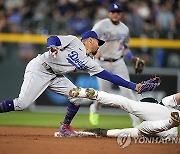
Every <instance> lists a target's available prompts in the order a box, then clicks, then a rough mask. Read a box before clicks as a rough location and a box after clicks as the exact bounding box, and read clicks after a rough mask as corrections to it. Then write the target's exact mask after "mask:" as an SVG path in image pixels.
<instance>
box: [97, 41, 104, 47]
mask: <svg viewBox="0 0 180 154" xmlns="http://www.w3.org/2000/svg"><path fill="white" fill-rule="evenodd" d="M97 40H98V41H99V42H98V45H99V46H101V45H103V44H104V43H105V41H103V40H100V39H97Z"/></svg>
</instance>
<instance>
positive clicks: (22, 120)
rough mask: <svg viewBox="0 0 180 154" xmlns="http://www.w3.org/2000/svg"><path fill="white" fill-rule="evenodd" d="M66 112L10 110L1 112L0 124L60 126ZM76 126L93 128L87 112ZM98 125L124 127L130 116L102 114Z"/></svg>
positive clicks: (77, 116) (74, 123) (79, 117)
mask: <svg viewBox="0 0 180 154" xmlns="http://www.w3.org/2000/svg"><path fill="white" fill-rule="evenodd" d="M63 119H64V114H58V113H38V112H28V111H22V112H10V113H3V114H0V125H6V126H33V127H59V122H60V121H63ZM72 126H73V127H74V128H92V127H93V126H92V125H91V124H90V123H89V120H88V115H87V114H77V115H76V117H75V118H74V120H73V122H72ZM97 127H102V128H124V127H131V120H130V118H129V116H126V115H125V116H122V115H119V116H118V115H101V116H100V123H99V125H98V126H97Z"/></svg>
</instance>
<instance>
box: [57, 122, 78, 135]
mask: <svg viewBox="0 0 180 154" xmlns="http://www.w3.org/2000/svg"><path fill="white" fill-rule="evenodd" d="M59 136H61V137H75V136H77V134H76V133H75V132H74V131H73V130H72V128H71V126H70V125H68V124H64V123H61V126H60V130H59Z"/></svg>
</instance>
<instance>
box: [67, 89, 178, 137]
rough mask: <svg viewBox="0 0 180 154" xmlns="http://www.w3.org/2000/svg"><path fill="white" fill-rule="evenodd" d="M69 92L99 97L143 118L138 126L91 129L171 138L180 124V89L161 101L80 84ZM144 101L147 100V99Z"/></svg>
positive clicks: (132, 135)
mask: <svg viewBox="0 0 180 154" xmlns="http://www.w3.org/2000/svg"><path fill="white" fill-rule="evenodd" d="M69 93H70V96H72V97H80V98H89V99H92V100H97V101H98V102H99V103H101V104H106V105H110V106H113V107H118V108H120V109H123V110H125V111H127V112H128V113H131V114H133V115H135V116H137V117H139V118H142V119H143V120H144V121H143V122H142V123H141V124H139V125H138V126H137V127H136V128H125V129H112V130H105V129H92V130H90V132H92V133H96V134H98V135H101V136H108V137H117V136H119V135H121V134H124V133H128V134H130V136H131V137H138V136H139V135H145V136H158V137H163V138H165V139H171V138H174V137H177V135H178V131H177V127H178V126H179V125H180V116H179V114H180V111H179V110H178V109H177V107H178V106H179V105H180V93H177V94H174V95H171V96H168V97H165V98H163V99H162V102H161V103H160V104H154V103H149V102H137V101H134V100H131V99H128V98H126V97H123V96H120V95H115V94H110V93H107V92H103V91H95V90H94V89H89V88H87V89H84V88H78V87H77V88H74V89H72V90H70V92H69ZM143 101H148V100H147V99H144V100H143Z"/></svg>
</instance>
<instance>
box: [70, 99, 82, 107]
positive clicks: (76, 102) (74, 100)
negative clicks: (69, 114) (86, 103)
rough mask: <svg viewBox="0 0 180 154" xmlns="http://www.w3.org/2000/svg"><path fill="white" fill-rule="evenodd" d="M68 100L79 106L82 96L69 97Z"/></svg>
mask: <svg viewBox="0 0 180 154" xmlns="http://www.w3.org/2000/svg"><path fill="white" fill-rule="evenodd" d="M69 101H70V102H71V103H73V104H75V105H76V106H80V105H81V104H82V98H70V99H69Z"/></svg>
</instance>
